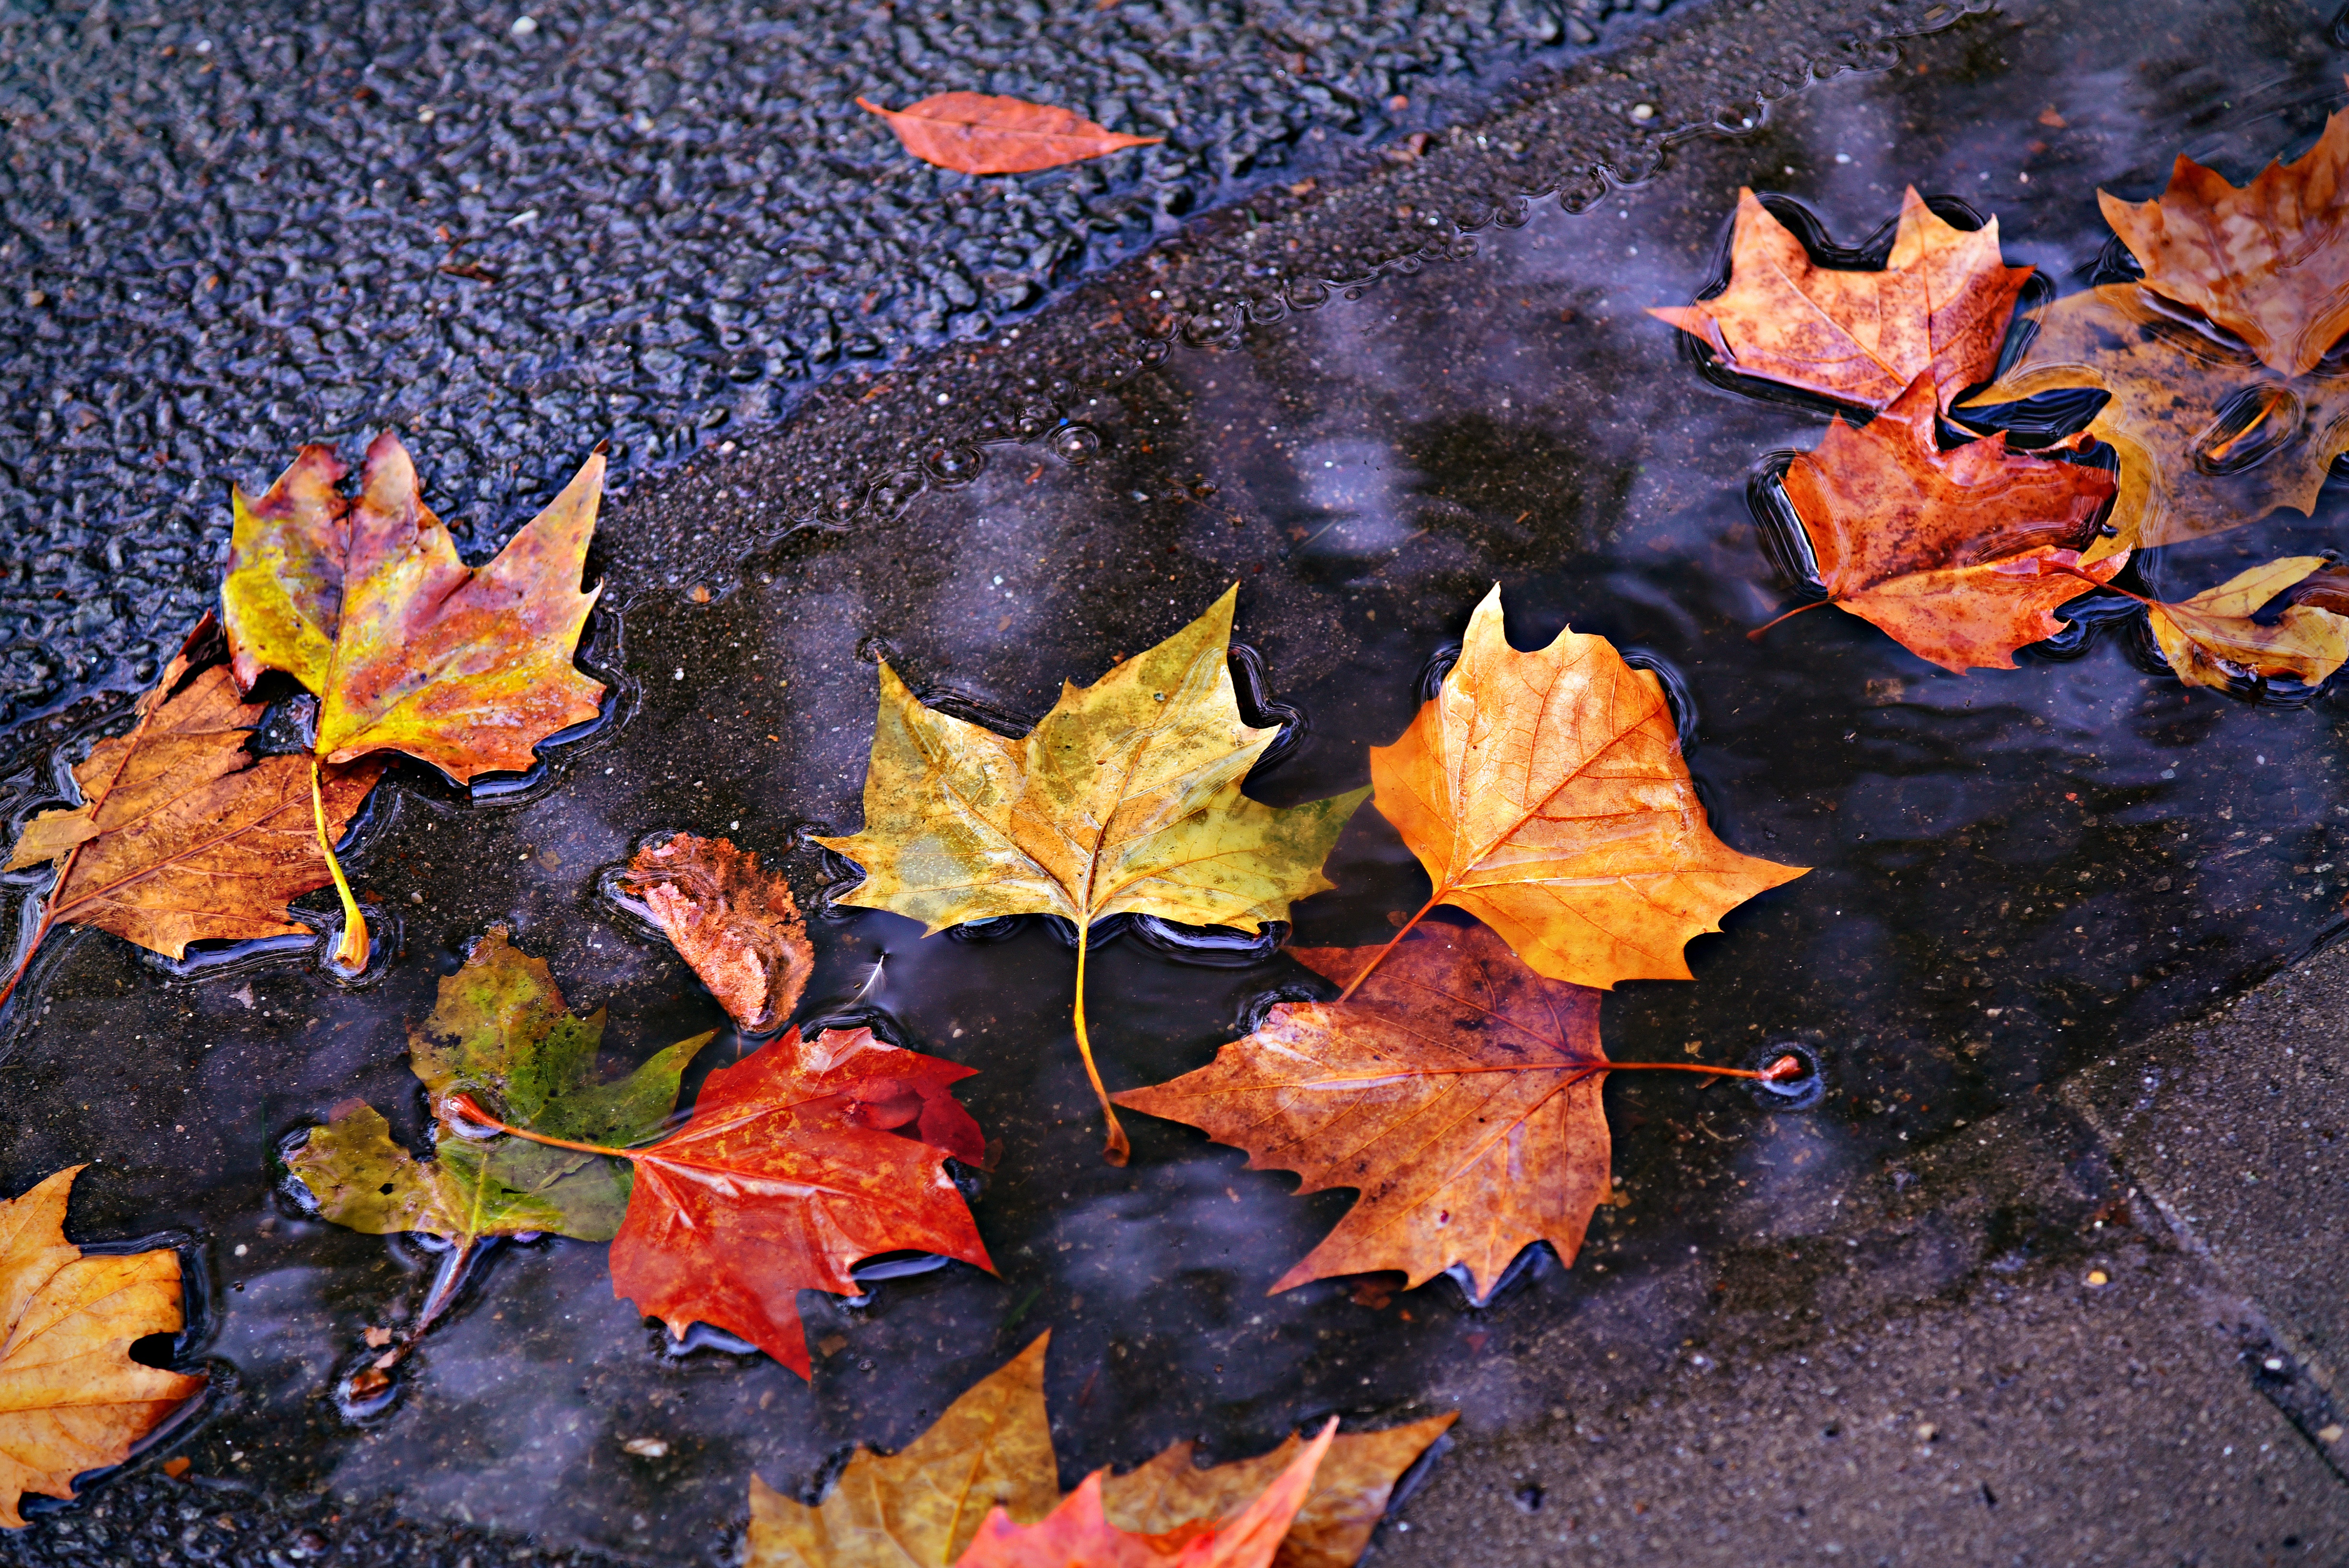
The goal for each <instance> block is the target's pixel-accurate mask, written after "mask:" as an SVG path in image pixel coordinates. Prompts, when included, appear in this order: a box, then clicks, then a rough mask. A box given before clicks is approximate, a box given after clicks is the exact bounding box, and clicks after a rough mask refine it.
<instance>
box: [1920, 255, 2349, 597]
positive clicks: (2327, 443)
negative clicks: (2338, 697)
mask: <svg viewBox="0 0 2349 1568" xmlns="http://www.w3.org/2000/svg"><path fill="white" fill-rule="evenodd" d="M2034 319H2035V325H2036V326H2037V335H2035V336H2034V337H2033V339H2032V340H2031V343H2030V345H2029V346H2028V347H2026V348H2025V349H2024V350H2023V356H2022V357H2021V358H2020V359H2018V360H2016V361H2015V363H2014V364H2013V366H2010V367H2009V368H2008V370H2007V372H2006V374H2005V375H2003V376H2002V377H1999V379H1998V381H1997V383H1996V384H1995V385H1994V386H1991V387H1984V388H1983V389H1982V391H1980V392H1978V393H1976V394H1975V395H1974V396H1973V397H1969V398H1967V399H1966V400H1965V402H1964V403H1963V404H1962V405H1961V406H1960V407H1961V411H1962V410H1964V409H1978V408H1987V407H1992V406H1994V405H1998V404H2012V403H2019V402H2022V401H2023V399H2025V398H2027V397H2035V396H2037V395H2038V394H2040V393H2043V392H2052V391H2057V390H2061V389H2066V388H2085V389H2094V390H2098V391H2103V392H2107V393H2109V394H2111V396H2110V397H2108V398H2107V399H2106V402H2105V405H2104V407H2101V408H2099V409H2098V410H2097V411H2096V415H2095V418H2094V419H2093V420H2091V421H2090V422H2089V424H2088V427H2087V428H2086V430H2085V431H2084V432H2083V434H2084V435H2085V436H2087V437H2092V438H2095V439H2097V440H2101V441H2104V442H2106V443H2108V444H2109V445H2110V446H2111V447H2112V448H2113V449H2114V451H2115V452H2116V453H2117V454H2118V456H2119V459H2120V489H2119V494H2118V497H2117V499H2116V500H2115V501H2114V503H2113V511H2112V518H2111V524H2112V527H2113V529H2114V533H2113V535H2112V536H2111V537H2110V538H2107V539H2106V540H2104V541H2102V542H2098V543H2097V544H2095V545H2094V546H2093V547H2091V548H2090V549H2088V550H2087V551H2085V554H2086V556H2087V558H2088V559H2089V560H2090V561H2098V560H2101V559H2102V558H2103V557H2106V556H2108V555H2116V554H2120V553H2123V552H2127V551H2129V550H2133V549H2146V550H2150V549H2153V548H2155V547H2157V546H2159V545H2165V544H2177V543H2179V542H2184V541H2187V540H2191V539H2200V538H2204V537H2206V536H2208V535H2209V534H2214V533H2223V532H2225V531H2228V530H2229V529H2233V528H2240V527H2241V526H2242V525H2243V524H2245V523H2247V522H2256V521H2259V520H2260V519H2261V518H2263V517H2265V516H2267V515H2268V513H2270V512H2271V511H2277V510H2278V509H2280V508H2286V507H2289V508H2290V509H2292V511H2298V512H2302V513H2309V512H2313V511H2315V509H2316V496H2317V491H2318V490H2321V489H2322V488H2323V484H2324V476H2325V473H2326V470H2327V469H2330V468H2331V467H2332V464H2333V459H2334V458H2335V457H2337V456H2339V455H2340V454H2341V453H2342V452H2343V451H2344V450H2349V418H2343V417H2342V416H2343V414H2344V410H2349V364H2344V363H2340V362H2337V361H2326V362H2323V363H2321V364H2319V365H2317V366H2315V367H2314V368H2313V369H2311V370H2309V371H2307V372H2306V373H2305V374H2302V375H2298V376H2293V377H2289V378H2280V377H2277V376H2276V374H2275V373H2274V372H2272V371H2270V370H2268V369H2266V368H2265V367H2263V366H2261V364H2260V362H2259V360H2258V359H2257V358H2256V357H2255V356H2253V355H2252V354H2251V351H2250V350H2249V349H2246V348H2241V347H2237V346H2232V345H2230V344H2227V343H2222V342H2220V341H2219V340H2218V339H2217V338H2215V337H2213V336H2212V335H2210V334H2209V333H2208V332H2206V331H2202V330H2200V329H2199V328H2197V327H2196V326H2195V325H2192V324H2191V323H2189V322H2187V321H2184V320H2182V319H2180V316H2179V313H2178V310H2177V308H2176V307H2175V306H2170V305H2168V304H2165V303H2164V302H2163V301H2162V300H2161V299H2160V297H2159V296H2158V295H2157V294H2155V293H2154V291H2153V290H2152V289H2150V288H2149V287H2147V285H2146V284H2106V285H2104V286H2103V287H2101V288H2095V289H2091V290H2088V291H2086V292H2085V293H2081V294H2066V295H2064V297H2063V298H2062V299H2059V300H2057V301H2055V302H2054V304H2050V305H2048V306H2047V307H2046V308H2045V309H2044V310H2043V311H2041V312H2039V313H2038V315H2036V317H2035V318H2034Z"/></svg>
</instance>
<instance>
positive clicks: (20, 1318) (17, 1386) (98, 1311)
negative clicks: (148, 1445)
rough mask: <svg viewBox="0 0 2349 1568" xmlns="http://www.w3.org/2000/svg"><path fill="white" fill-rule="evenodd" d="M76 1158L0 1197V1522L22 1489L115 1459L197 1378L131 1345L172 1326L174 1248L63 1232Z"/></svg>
mask: <svg viewBox="0 0 2349 1568" xmlns="http://www.w3.org/2000/svg"><path fill="white" fill-rule="evenodd" d="M81 1171H82V1167H80V1166H78V1165H76V1166H72V1167H69V1168H68V1169H67V1170H64V1171H58V1172H57V1174H55V1175H53V1176H51V1177H49V1178H48V1179H47V1181H42V1182H41V1183H40V1184H39V1185H37V1186H36V1187H35V1188H33V1190H32V1191H29V1192H26V1194H25V1195H24V1196H23V1197H21V1198H16V1199H0V1528H5V1529H9V1530H15V1529H18V1528H21V1527H22V1526H23V1524H24V1522H25V1517H24V1515H23V1514H22V1513H21V1512H20V1511H18V1510H19V1508H20V1506H21V1505H22V1503H23V1501H24V1498H25V1494H26V1493H27V1492H37V1493H39V1494H40V1495H42V1496H44V1497H56V1498H67V1499H70V1498H71V1497H72V1496H73V1495H74V1490H73V1480H74V1477H76V1476H78V1475H79V1474H81V1473H82V1472H83V1471H84V1470H97V1469H98V1468H99V1467H100V1466H103V1465H112V1464H119V1463H121V1462H122V1460H124V1459H125V1458H127V1457H128V1456H129V1452H130V1449H131V1445H132V1444H134V1443H136V1442H138V1441H139V1440H140V1439H141V1438H144V1437H145V1436H146V1435H147V1434H148V1433H150V1432H151V1431H153V1430H154V1429H155V1428H156V1427H157V1426H158V1425H159V1424H160V1423H161V1422H162V1420H163V1419H164V1418H166V1417H168V1416H169V1415H171V1412H172V1411H173V1410H175V1409H177V1408H179V1407H180V1405H181V1402H182V1401H184V1400H185V1399H187V1398H189V1396H191V1395H192V1394H194V1393H195V1392H197V1390H199V1389H201V1388H202V1387H203V1386H204V1380H203V1379H202V1377H191V1376H190V1375H188V1374H186V1373H182V1372H170V1371H165V1370H163V1369H162V1368H160V1367H147V1366H142V1365H141V1364H140V1363H139V1362H137V1361H134V1360H132V1359H131V1358H130V1347H131V1346H132V1345H134V1344H135V1343H137V1342H138V1341H139V1340H140V1339H142V1338H144V1337H145V1336H148V1335H150V1334H176V1333H178V1332H179V1331H180V1330H181V1328H182V1327H184V1326H185V1321H184V1319H182V1317H181V1305H180V1256H179V1254H178V1253H175V1252H172V1251H171V1249H169V1248H161V1249H159V1250H157V1251H154V1252H145V1253H114V1254H109V1255H105V1256H90V1255H88V1254H85V1253H83V1252H82V1250H81V1249H80V1248H79V1247H78V1246H76V1245H74V1244H73V1243H71V1242H69V1241H67V1240H66V1233H65V1220H66V1200H67V1197H68V1196H69V1195H70V1194H71V1193H72V1191H73V1184H74V1178H75V1177H77V1176H78V1175H79V1174H80V1173H81Z"/></svg>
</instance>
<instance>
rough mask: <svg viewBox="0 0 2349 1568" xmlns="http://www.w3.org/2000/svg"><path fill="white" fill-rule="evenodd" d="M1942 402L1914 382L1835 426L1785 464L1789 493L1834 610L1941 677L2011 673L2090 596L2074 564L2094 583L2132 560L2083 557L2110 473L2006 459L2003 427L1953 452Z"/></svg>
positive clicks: (1926, 385)
mask: <svg viewBox="0 0 2349 1568" xmlns="http://www.w3.org/2000/svg"><path fill="white" fill-rule="evenodd" d="M1933 396H1934V395H1933V387H1932V385H1931V383H1930V382H1929V381H1927V380H1926V379H1925V378H1924V377H1918V378H1917V380H1916V381H1915V382H1913V383H1911V384H1910V386H1909V390H1908V391H1907V392H1906V393H1904V394H1903V395H1902V396H1901V397H1900V399H1899V401H1898V402H1897V403H1895V404H1893V406H1892V407H1889V408H1887V409H1886V410H1885V411H1884V412H1883V413H1881V414H1878V416H1877V417H1876V418H1874V419H1872V420H1870V421H1869V422H1868V425H1867V426H1866V427H1865V428H1859V429H1854V428H1852V427H1851V426H1849V425H1847V424H1845V423H1844V422H1843V420H1842V419H1840V418H1837V419H1836V420H1835V421H1834V422H1833V423H1832V424H1830V425H1829V426H1828V427H1827V433H1826V438H1824V439H1822V440H1821V441H1820V442H1819V444H1818V448H1817V449H1816V450H1814V451H1809V452H1804V453H1802V454H1800V455H1799V456H1797V457H1796V458H1795V461H1794V466H1793V467H1791V468H1790V469H1787V470H1786V478H1785V489H1786V499H1787V500H1788V501H1790V502H1791V503H1793V506H1794V509H1795V517H1796V518H1797V519H1798V520H1799V521H1801V523H1802V525H1803V531H1804V533H1805V535H1806V537H1807V539H1808V540H1809V542H1810V547H1811V553H1812V556H1813V558H1814V559H1815V560H1816V562H1817V566H1818V574H1819V581H1820V583H1822V584H1824V585H1825V586H1826V591H1827V599H1826V601H1825V602H1826V603H1835V604H1839V605H1841V606H1842V607H1843V608H1845V609H1847V610H1848V611H1850V612H1851V613H1852V614H1855V615H1857V616H1859V617H1861V618H1862V619H1863V620H1866V621H1868V622H1871V623H1873V624H1875V625H1877V626H1878V627H1880V628H1882V629H1883V630H1884V632H1885V633H1886V634H1889V636H1891V638H1892V639H1893V640H1894V641H1895V642H1897V643H1899V645H1901V646H1902V647H1904V648H1907V649H1908V650H1909V652H1910V653H1913V654H1915V655H1917V656H1918V657H1920V658H1923V659H1930V660H1931V661H1932V662H1933V663H1934V664H1937V665H1940V666H1941V667H1942V668H1943V669H1946V670H1953V671H1956V672H1958V673H1960V674H1962V673H1964V672H1965V671H1967V670H1969V669H1977V668H1988V669H2002V670H2011V669H2013V668H2014V651H2015V650H2016V649H2017V648H2020V647H2022V646H2023V645H2025V644H2027V643H2036V642H2040V641H2043V640H2044V639H2045V638H2048V637H2052V636H2054V634H2056V633H2058V632H2060V631H2062V630H2063V629H2064V628H2063V623H2061V622H2060V621H2058V620H2056V619H2055V616H2054V609H2055V606H2056V605H2058V604H2061V603H2064V601H2066V600H2069V599H2076V598H2078V597H2079V596H2080V594H2081V593H2084V592H2085V587H2084V585H2083V584H2082V583H2081V582H2080V581H2079V580H2078V578H2077V577H2075V576H2074V575H2073V574H2072V570H2071V569H2072V568H2073V567H2074V566H2075V563H2080V564H2083V565H2084V566H2085V572H2086V573H2087V574H2088V576H2089V581H2090V582H2091V583H2104V582H2106V581H2107V580H2108V579H2110V578H2111V577H2112V576H2113V574H2114V573H2117V572H2118V571H2119V570H2120V569H2121V567H2122V566H2124V565H2125V564H2127V560H2128V557H2127V554H2126V553H2122V554H2117V555H2111V556H2107V557H2106V558H2105V559H2104V560H2102V561H2100V562H2095V563H2093V564H2085V563H2084V562H2082V558H2081V556H2080V554H2079V549H2080V547H2081V546H2083V545H2085V543H2086V542H2088V541H2089V540H2090V539H2092V538H2093V537H2095V521H2096V514H2097V513H2098V512H2099V511H2102V510H2103V508H2104V504H2105V502H2106V500H2109V499H2111V496H2112V494H2113V476H2112V475H2111V474H2109V473H2107V472H2106V471H2105V470H2104V469H2095V468H2089V467H2087V466H2085V465H2084V464H2079V463H2060V462H2054V461H2050V460H2047V459H2041V458H2033V457H2026V456H2023V454H2021V453H2017V452H2010V451H2008V450H2007V449H2006V437H2005V435H2004V434H2003V433H2000V434H1996V435H1992V436H1988V437H1985V438H1982V439H1981V440H1978V441H1971V442H1968V443H1967V444H1965V445H1964V446H1961V447H1959V448H1957V449H1955V450H1953V451H1946V452H1945V451H1943V450H1941V449H1940V442H1939V441H1938V439H1937V438H1936V437H1935V434H1934V402H1933ZM1811 607H1813V606H1810V605H1806V606H1804V608H1805V609H1808V608H1811ZM1796 613H1799V612H1790V614H1796ZM1779 619H1780V620H1784V619H1785V616H1780V617H1779ZM1772 624H1773V625H1775V624H1776V623H1775V622H1773V623H1772ZM1767 629H1768V628H1767V627H1764V630H1765V631H1766V630H1767ZM1757 635H1758V634H1757Z"/></svg>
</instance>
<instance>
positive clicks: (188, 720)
mask: <svg viewBox="0 0 2349 1568" xmlns="http://www.w3.org/2000/svg"><path fill="white" fill-rule="evenodd" d="M209 624H210V623H209V620H207V622H206V623H205V624H203V625H200V626H199V627H198V628H197V630H196V632H195V634H193V635H191V637H190V638H189V646H190V647H191V648H192V647H194V646H196V645H198V644H199V643H200V642H201V641H202V639H203V637H204V635H205V634H206V632H207V630H208V629H209ZM191 666H192V661H191V655H190V653H189V652H188V651H187V650H185V649H183V650H182V651H181V654H180V655H179V656H178V657H176V658H174V659H173V660H172V661H171V665H170V667H168V668H167V669H165V670H164V672H163V678H162V679H161V680H160V681H158V682H157V683H156V685H155V687H154V689H153V690H152V691H150V692H148V693H147V694H146V695H145V696H141V697H140V699H139V702H138V704H137V707H135V709H134V710H133V711H134V713H135V714H136V716H137V717H136V719H135V721H134V722H133V724H132V725H131V727H130V729H129V732H128V733H126V734H124V735H121V736H119V737H116V738H112V739H109V740H101V741H99V742H98V745H97V746H95V747H94V748H91V750H90V754H89V758H88V760H87V761H85V762H83V763H82V764H81V766H80V767H78V768H77V769H74V781H75V783H76V784H77V785H78V786H79V788H80V790H81V797H82V803H81V804H80V805H78V806H75V807H72V808H70V809H67V810H56V811H44V812H42V813H41V814H40V815H39V816H37V817H36V818H34V819H33V820H31V821H30V822H28V823H26V826H25V831H24V833H23V835H22V836H21V837H20V838H19V839H18V840H17V841H16V850H15V852H14V853H13V854H12V855H11V856H10V857H9V861H8V867H7V869H8V870H10V871H21V870H23V869H25V868H26V867H27V866H36V865H38V864H40V863H41V862H42V861H51V860H53V861H57V865H58V871H57V883H56V885H55V886H54V887H53V888H52V889H51V890H50V892H49V895H48V897H47V900H46V901H45V902H44V903H43V904H42V908H41V918H40V923H39V925H38V927H37V931H36V936H35V939H34V945H35V946H37V945H38V943H39V940H40V937H41V936H43V935H46V934H47V932H48V931H49V930H50V929H51V928H52V927H54V926H58V925H68V924H70V925H94V926H97V927H98V928H99V929H101V930H105V931H110V932H112V933H114V934H116V935H117V936H120V937H123V938H125V939H127V940H129V941H131V942H135V943H137V944H139V945H140V946H141V947H145V948H149V949H151V950H152V951H154V952H157V953H161V954H167V955H168V956H170V957H172V958H180V957H183V956H185V955H186V953H187V950H188V944H190V943H191V942H202V941H251V940H254V939H256V938H260V937H267V936H286V935H294V934H300V933H304V932H307V931H308V930H309V929H310V928H309V927H308V926H306V925H304V924H302V923H298V922H296V921H295V920H294V919H293V917H292V913H291V911H290V910H289V909H288V908H287V901H289V900H291V899H293V898H295V897H297V896H299V895H300V894H302V893H305V892H312V891H313V890H315V889H317V888H322V887H325V886H326V884H327V882H329V881H331V880H332V878H331V873H330V872H328V871H327V868H326V857H325V856H324V855H323V854H322V853H321V852H320V851H319V848H318V841H317V833H316V823H315V822H314V820H313V817H312V808H311V799H310V763H309V759H308V758H304V757H256V756H254V754H253V753H252V752H251V751H250V750H249V749H248V748H247V746H246V742H247V741H248V740H249V739H250V738H251V737H252V734H253V731H254V729H255V728H257V727H259V726H260V723H261V718H262V714H263V711H264V708H263V706H262V705H261V704H259V703H247V702H243V701H241V700H239V698H238V696H237V694H236V687H235V685H234V683H233V681H232V680H231V679H230V676H229V671H228V668H227V666H226V665H210V666H208V667H205V668H202V669H194V668H192V667H191ZM382 772H383V767H382V764H381V763H379V762H373V761H363V762H357V763H354V764H351V765H350V766H348V767H343V768H334V769H327V771H326V779H325V788H324V799H325V802H326V822H327V831H328V832H329V833H330V834H333V835H336V836H339V835H340V834H341V833H342V831H343V830H344V829H346V828H347V827H348V826H349V824H350V820H351V818H352V817H353V816H355V815H356V814H357V811H358V809H359V804H360V802H361V801H363V800H365V799H367V791H368V790H369V789H372V788H373V787H374V785H375V781H376V779H377V778H378V776H379V775H380V774H381V773H382ZM31 956H32V954H31V951H30V950H29V949H28V950H27V952H26V962H28V963H29V962H30V959H31ZM22 972H23V971H22V969H21V968H20V969H19V970H18V973H19V974H21V973H22ZM10 984H11V985H12V986H13V985H14V982H13V981H11V983H10Z"/></svg>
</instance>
